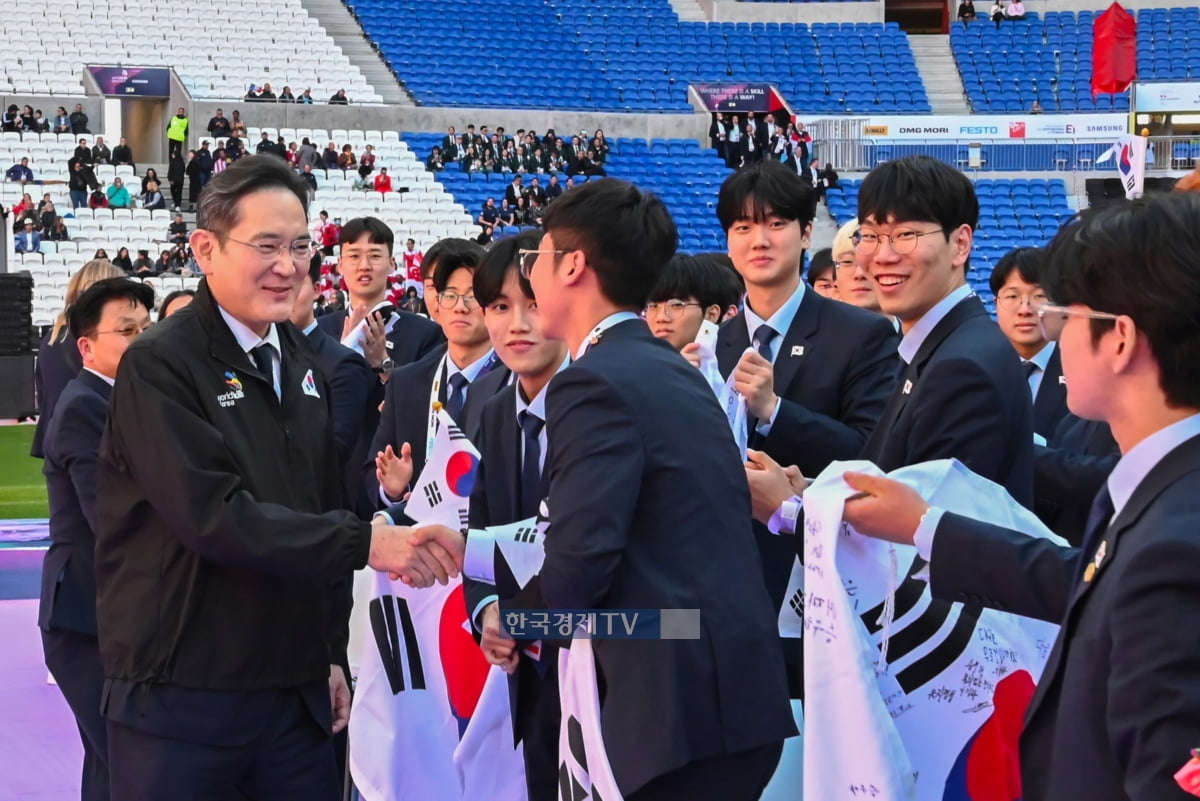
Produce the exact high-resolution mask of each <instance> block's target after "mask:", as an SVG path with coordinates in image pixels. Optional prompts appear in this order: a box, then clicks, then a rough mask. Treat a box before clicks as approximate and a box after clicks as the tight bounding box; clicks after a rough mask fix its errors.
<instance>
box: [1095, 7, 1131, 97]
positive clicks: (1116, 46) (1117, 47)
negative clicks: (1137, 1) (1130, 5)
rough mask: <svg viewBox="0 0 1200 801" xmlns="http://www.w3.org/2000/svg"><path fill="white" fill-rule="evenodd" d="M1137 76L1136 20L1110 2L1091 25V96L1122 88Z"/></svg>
mask: <svg viewBox="0 0 1200 801" xmlns="http://www.w3.org/2000/svg"><path fill="white" fill-rule="evenodd" d="M1136 79H1137V21H1136V20H1134V18H1133V15H1132V14H1130V13H1129V12H1128V11H1126V10H1125V9H1124V8H1122V7H1121V4H1120V3H1113V4H1112V5H1111V6H1109V7H1108V10H1107V11H1105V12H1104V13H1103V14H1101V15H1100V16H1098V17H1096V22H1095V27H1094V28H1093V29H1092V97H1095V96H1096V95H1098V94H1100V93H1101V92H1103V93H1106V94H1116V93H1118V92H1124V91H1125V90H1126V89H1128V88H1129V84H1131V83H1133V81H1134V80H1136Z"/></svg>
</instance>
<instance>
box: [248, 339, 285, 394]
mask: <svg viewBox="0 0 1200 801" xmlns="http://www.w3.org/2000/svg"><path fill="white" fill-rule="evenodd" d="M274 352H275V346H274V345H272V344H271V343H269V342H264V343H262V344H261V345H255V346H254V347H253V348H251V349H250V358H252V359H254V366H255V367H257V368H258V374H259V375H261V376H262V377H263V378H265V379H267V383H268V384H270V385H271V389H275V364H274V362H275V360H274V359H273V358H271V357H272V355H273V354H274ZM276 394H278V393H276Z"/></svg>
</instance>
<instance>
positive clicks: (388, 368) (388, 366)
mask: <svg viewBox="0 0 1200 801" xmlns="http://www.w3.org/2000/svg"><path fill="white" fill-rule="evenodd" d="M395 368H396V363H395V362H394V361H392V357H391V356H388V357H387V358H386V359H384V360H383V361H381V362H380V363H379V366H378V367H376V368H374V370H375V374H376V375H383V374H385V373H390V372H392V370H394V369H395Z"/></svg>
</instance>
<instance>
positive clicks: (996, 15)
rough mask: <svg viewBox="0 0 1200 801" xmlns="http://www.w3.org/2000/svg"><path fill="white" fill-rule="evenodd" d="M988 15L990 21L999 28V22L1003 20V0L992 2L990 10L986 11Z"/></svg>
mask: <svg viewBox="0 0 1200 801" xmlns="http://www.w3.org/2000/svg"><path fill="white" fill-rule="evenodd" d="M988 16H990V17H991V18H992V22H994V23H996V30H1000V23H1001V22H1003V21H1004V17H1005V11H1004V0H996V2H995V3H993V4H992V10H991V11H989V12H988Z"/></svg>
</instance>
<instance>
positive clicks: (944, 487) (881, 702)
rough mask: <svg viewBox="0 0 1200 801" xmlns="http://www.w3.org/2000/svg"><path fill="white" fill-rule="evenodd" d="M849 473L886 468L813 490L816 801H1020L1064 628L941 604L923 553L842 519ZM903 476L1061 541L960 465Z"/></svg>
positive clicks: (948, 503) (831, 470)
mask: <svg viewBox="0 0 1200 801" xmlns="http://www.w3.org/2000/svg"><path fill="white" fill-rule="evenodd" d="M847 470H858V471H863V472H872V473H875V474H879V473H880V471H879V470H878V468H876V467H874V465H871V464H870V463H867V462H835V463H833V464H832V465H830V466H829V467H828V468H827V469H826V470H825V472H823V473H822V474H821V475H820V476H819V477H818V478H817V480H816V481H815V482H814V483H813V485H812V486H811V487H809V489H808V490H807V491H806V492H805V493H804V515H805V524H804V527H805V531H804V553H805V560H804V566H803V638H804V640H805V643H804V697H805V701H804V714H805V735H806V736H805V738H804V798H811V799H824V798H852V797H862V798H870V799H878V801H969V799H972V798H979V797H982V796H981V795H980V793H984V792H985V791H984V788H985V787H986V788H987V790H986V793H987V795H988V797H996V798H999V797H1004V798H1019V797H1020V795H1021V794H1020V792H1019V789H1018V788H1017V787H1016V786H1014V785H1015V784H1016V783H1017V782H1019V770H1018V766H1017V764H1016V759H1017V738H1018V736H1019V734H1020V730H1021V723H1022V719H1023V717H1024V713H1025V708H1026V706H1027V705H1028V703H1029V700H1030V698H1031V697H1032V695H1033V690H1034V685H1035V682H1036V681H1037V680H1038V678H1039V677H1040V676H1041V671H1042V668H1043V667H1044V666H1045V660H1046V657H1047V655H1048V654H1049V651H1050V647H1051V645H1052V644H1053V642H1054V639H1055V636H1056V634H1057V630H1058V627H1057V626H1054V625H1052V624H1049V623H1044V622H1042V621H1037V620H1031V619H1028V618H1022V617H1019V616H1016V615H1012V614H1007V613H1003V612H998V611H995V610H992V609H981V608H979V607H964V606H963V605H962V604H957V603H955V604H949V603H944V602H940V601H934V600H933V598H932V597H931V595H930V592H929V587H928V584H927V583H926V581H925V580H923V579H922V578H921V577H919V576H918V575H916V574H918V573H919V572H920V569H921V568H922V567H923V566H924V561H923V560H920V559H919V557H918V556H917V553H916V549H915V548H913V547H911V546H892V545H890V544H888V543H886V542H883V541H881V540H876V539H872V538H868V537H864V536H862V535H860V534H858V533H857V532H855V531H853V530H852V529H850V528H849V527H847V526H843V524H842V507H843V504H844V502H845V499H846V498H847V497H849V496H850V495H852V494H853V493H854V490H852V489H850V488H849V487H848V486H847V485H846V484H845V482H844V481H843V480H842V474H843V473H844V472H846V471H847ZM891 477H892V478H895V479H898V480H900V481H903V482H904V483H906V484H908V485H909V486H912V487H914V488H915V489H917V490H918V491H919V492H920V493H921V495H922V496H923V497H925V498H926V499H928V500H929V502H930V503H931V504H933V505H935V506H938V507H940V508H942V509H946V510H948V511H952V512H958V513H961V514H965V515H969V516H972V517H977V518H980V519H984V520H987V521H989V522H991V523H994V524H996V525H1000V526H1004V527H1007V528H1012V529H1016V530H1019V531H1025V532H1029V533H1030V534H1031V535H1032V536H1037V537H1045V538H1050V539H1054V540H1055V541H1057V542H1062V540H1061V539H1059V538H1057V537H1055V536H1054V535H1053V534H1052V533H1050V531H1049V530H1048V529H1046V528H1045V527H1044V526H1043V525H1042V524H1041V523H1040V522H1039V521H1038V519H1037V518H1036V517H1035V516H1034V515H1033V514H1032V513H1031V512H1029V511H1028V510H1026V509H1024V508H1023V507H1021V506H1020V505H1019V504H1018V503H1016V502H1015V501H1014V500H1012V498H1010V497H1009V496H1008V494H1007V493H1006V492H1005V491H1004V488H1003V487H1000V486H999V485H997V484H994V483H992V482H991V481H988V480H987V479H984V478H982V477H980V476H978V475H975V474H974V473H972V472H970V471H969V470H967V469H966V468H965V467H964V466H963V465H962V464H961V463H959V462H957V461H953V460H941V461H936V462H928V463H924V464H920V465H913V466H911V467H906V468H903V469H901V470H897V471H895V472H893V473H892V474H891ZM931 732H936V736H931ZM968 761H969V762H970V766H971V769H970V771H968V769H967V764H968Z"/></svg>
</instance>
